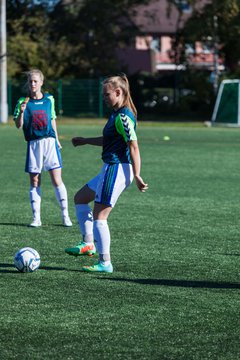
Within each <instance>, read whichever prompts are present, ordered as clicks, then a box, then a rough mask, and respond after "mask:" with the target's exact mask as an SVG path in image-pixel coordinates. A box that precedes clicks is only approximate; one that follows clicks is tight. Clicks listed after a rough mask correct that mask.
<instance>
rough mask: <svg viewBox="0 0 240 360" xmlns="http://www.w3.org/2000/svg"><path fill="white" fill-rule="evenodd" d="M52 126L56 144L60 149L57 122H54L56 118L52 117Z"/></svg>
mask: <svg viewBox="0 0 240 360" xmlns="http://www.w3.org/2000/svg"><path fill="white" fill-rule="evenodd" d="M52 127H53V130H54V132H55V135H56V141H57V144H58V148H59V149H62V145H61V143H60V141H59V138H58V131H57V123H56V119H52Z"/></svg>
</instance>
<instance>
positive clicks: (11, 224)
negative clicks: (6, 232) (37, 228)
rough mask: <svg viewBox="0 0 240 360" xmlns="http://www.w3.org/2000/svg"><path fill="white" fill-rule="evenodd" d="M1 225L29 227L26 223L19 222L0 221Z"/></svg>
mask: <svg viewBox="0 0 240 360" xmlns="http://www.w3.org/2000/svg"><path fill="white" fill-rule="evenodd" d="M1 225H3V226H19V227H21V226H22V227H29V226H28V224H22V223H21V224H20V223H6V222H5V223H4V222H0V226H1Z"/></svg>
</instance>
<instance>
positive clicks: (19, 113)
mask: <svg viewBox="0 0 240 360" xmlns="http://www.w3.org/2000/svg"><path fill="white" fill-rule="evenodd" d="M28 100H29V98H21V99H19V101H18V103H17V105H16V108H15V111H14V115H13V120H14V121H15V124H16V127H17V128H18V129H21V128H22V127H23V116H24V111H25V109H26V106H27V103H28Z"/></svg>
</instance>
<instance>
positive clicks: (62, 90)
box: [8, 79, 106, 118]
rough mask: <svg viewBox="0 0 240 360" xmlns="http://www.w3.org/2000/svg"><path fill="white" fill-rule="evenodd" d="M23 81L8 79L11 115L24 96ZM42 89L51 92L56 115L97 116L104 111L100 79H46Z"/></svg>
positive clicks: (102, 114)
mask: <svg viewBox="0 0 240 360" xmlns="http://www.w3.org/2000/svg"><path fill="white" fill-rule="evenodd" d="M23 87H24V83H23V82H21V81H18V80H15V79H12V80H8V113H9V115H10V116H11V115H13V112H14V108H15V106H16V103H17V100H18V99H19V97H21V96H25V95H26V94H25V92H24V90H23ZM43 90H44V91H45V92H49V93H51V94H52V95H53V96H54V98H55V102H56V112H57V115H63V116H69V117H99V118H102V117H103V116H104V114H105V112H106V108H105V106H104V103H103V96H102V80H101V79H73V80H66V79H64V80H63V79H60V80H56V81H48V82H46V83H45V84H44V88H43Z"/></svg>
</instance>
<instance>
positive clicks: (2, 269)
mask: <svg viewBox="0 0 240 360" xmlns="http://www.w3.org/2000/svg"><path fill="white" fill-rule="evenodd" d="M8 268H10V269H8ZM12 269H15V270H12ZM41 270H44V271H53V270H54V271H71V272H81V270H78V269H68V268H65V267H58V266H40V268H39V269H38V271H41ZM16 271H17V269H16V268H15V266H14V265H13V264H7V263H0V274H1V273H10V274H11V273H16Z"/></svg>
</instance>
